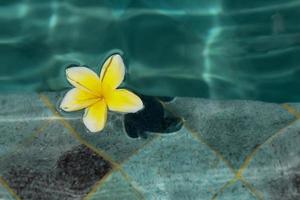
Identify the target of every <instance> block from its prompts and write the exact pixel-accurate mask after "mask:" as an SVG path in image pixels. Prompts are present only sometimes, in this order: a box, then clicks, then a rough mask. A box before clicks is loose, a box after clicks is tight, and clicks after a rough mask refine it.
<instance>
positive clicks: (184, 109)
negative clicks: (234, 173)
mask: <svg viewBox="0 0 300 200" xmlns="http://www.w3.org/2000/svg"><path fill="white" fill-rule="evenodd" d="M167 107H168V108H169V109H171V110H172V111H173V112H175V114H177V115H179V116H182V117H183V118H184V119H185V124H186V125H187V126H188V127H190V128H191V129H192V130H194V131H196V132H197V134H199V135H200V136H201V137H202V138H204V139H205V140H206V141H207V142H208V143H209V144H210V145H211V146H212V147H213V148H214V149H216V150H218V151H219V152H220V153H221V154H222V155H223V157H224V158H225V159H226V160H228V161H229V163H230V164H231V165H232V166H233V167H234V168H235V169H238V168H239V167H240V165H241V164H242V163H243V161H244V159H245V157H246V156H247V155H248V154H249V153H250V152H251V151H252V150H253V148H255V147H256V146H257V145H259V144H262V143H263V142H264V141H266V139H267V138H269V137H270V136H271V135H273V134H274V133H275V132H277V131H278V130H279V129H281V128H283V127H285V126H287V124H289V123H290V122H291V121H293V120H294V117H293V116H291V115H290V114H289V113H288V112H286V111H285V110H283V109H282V108H281V107H280V105H277V104H273V103H263V102H255V101H239V100H236V101H214V100H203V99H196V98H177V99H176V100H175V101H174V102H172V103H169V104H167Z"/></svg>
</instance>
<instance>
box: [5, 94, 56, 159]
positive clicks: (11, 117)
mask: <svg viewBox="0 0 300 200" xmlns="http://www.w3.org/2000/svg"><path fill="white" fill-rule="evenodd" d="M0 107H1V109H0V133H1V140H0V158H1V157H2V156H5V155H6V154H8V153H9V152H10V151H11V150H12V149H13V148H14V147H15V146H16V145H17V144H18V143H19V142H21V141H22V140H24V139H26V138H27V137H28V136H30V135H31V134H32V133H33V132H36V131H37V130H38V129H39V128H41V127H42V126H43V123H45V121H46V119H48V118H49V116H51V113H50V112H49V111H48V110H46V109H45V107H44V105H43V103H42V102H41V101H40V100H39V99H38V96H37V95H36V94H18V95H17V94H10V95H0ZM12 133H13V134H12Z"/></svg>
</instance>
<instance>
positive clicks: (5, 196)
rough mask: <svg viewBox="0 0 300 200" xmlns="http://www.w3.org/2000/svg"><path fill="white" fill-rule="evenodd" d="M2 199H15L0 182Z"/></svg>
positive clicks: (0, 198) (0, 199)
mask: <svg viewBox="0 0 300 200" xmlns="http://www.w3.org/2000/svg"><path fill="white" fill-rule="evenodd" d="M0 200H14V198H13V196H12V195H11V194H10V193H9V192H8V191H7V190H6V189H5V188H4V187H3V186H2V185H1V183H0Z"/></svg>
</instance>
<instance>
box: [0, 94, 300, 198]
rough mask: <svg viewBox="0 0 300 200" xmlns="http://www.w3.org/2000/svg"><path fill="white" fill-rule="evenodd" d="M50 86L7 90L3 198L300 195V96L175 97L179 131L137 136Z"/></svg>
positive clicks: (1, 113) (0, 125) (2, 121)
mask: <svg viewBox="0 0 300 200" xmlns="http://www.w3.org/2000/svg"><path fill="white" fill-rule="evenodd" d="M42 96H43V97H41V96H40V97H39V95H37V94H11V95H0V105H1V109H0V131H1V133H0V134H1V135H0V180H3V181H4V182H5V183H6V185H5V186H4V185H3V184H2V183H1V181H0V184H2V185H0V199H5V200H6V199H16V198H17V199H26V200H31V199H51V200H52V199H54V200H55V199H59V200H61V199H85V200H88V199H97V200H98V199H100V200H101V199H116V200H117V199H121V200H124V199H125V200H126V199H130V200H131V199H132V200H135V199H149V200H152V199H166V200H169V199H170V200H177V199H178V200H190V199H201V200H202V199H203V200H205V199H218V200H219V199H220V200H226V199H230V200H231V199H241V200H254V199H270V200H273V199H274V200H277V199H287V200H293V199H300V189H299V188H300V187H299V185H300V181H299V180H300V178H299V177H300V171H299V166H300V160H299V156H298V155H300V149H299V144H300V134H299V132H300V122H299V121H300V120H299V121H298V119H297V118H299V116H300V113H299V109H298V108H300V104H295V103H294V104H288V105H289V106H290V108H287V107H286V106H282V105H278V104H272V103H263V102H254V101H214V100H203V99H193V98H177V99H176V100H175V101H172V102H170V103H167V104H165V107H166V109H168V110H170V111H172V112H173V113H175V114H176V115H178V116H181V117H183V118H184V119H185V125H184V127H183V128H182V129H181V130H180V131H178V132H176V133H173V134H168V135H162V136H158V137H155V136H153V137H150V138H148V139H131V138H129V137H128V136H127V135H126V133H125V132H124V127H123V116H122V115H120V114H110V116H109V119H108V124H107V126H106V128H105V130H104V131H103V132H102V133H99V134H91V133H88V132H87V131H86V130H85V129H84V127H83V125H82V122H81V116H82V113H81V112H77V113H71V114H67V113H62V112H55V109H56V107H57V106H56V105H58V101H59V99H60V98H61V97H62V93H45V94H42ZM295 113H298V114H295ZM61 116H63V117H64V118H61ZM70 127H71V129H72V130H73V129H74V130H75V133H74V132H72V130H70ZM74 134H75V135H74ZM152 135H154V134H152ZM112 161H114V162H112Z"/></svg>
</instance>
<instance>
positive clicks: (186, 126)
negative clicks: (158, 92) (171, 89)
mask: <svg viewBox="0 0 300 200" xmlns="http://www.w3.org/2000/svg"><path fill="white" fill-rule="evenodd" d="M160 103H161V104H162V105H163V107H164V108H165V109H166V110H167V111H169V112H170V113H172V114H173V115H174V116H176V117H178V118H181V119H182V121H183V127H185V128H186V129H187V132H188V133H189V134H190V135H191V136H192V138H193V139H194V140H196V141H197V142H199V143H200V144H204V145H205V146H207V147H208V148H209V149H210V150H211V151H213V152H214V154H215V155H216V156H217V157H218V158H219V159H220V160H222V161H223V162H224V163H225V165H226V166H227V167H228V168H229V169H230V171H232V173H235V170H234V168H233V167H232V166H231V164H230V163H229V162H228V161H227V160H226V159H225V158H224V157H223V156H222V155H221V153H220V152H219V151H217V150H216V149H214V148H213V147H212V146H211V145H209V144H208V142H207V141H206V140H205V139H203V138H202V137H201V136H199V135H201V134H197V131H194V130H193V129H192V128H190V127H189V126H188V125H187V124H186V123H185V120H184V119H183V118H182V117H181V116H178V115H177V114H176V113H175V112H174V111H173V110H172V109H170V108H168V107H167V106H166V104H165V103H164V102H162V101H160Z"/></svg>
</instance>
